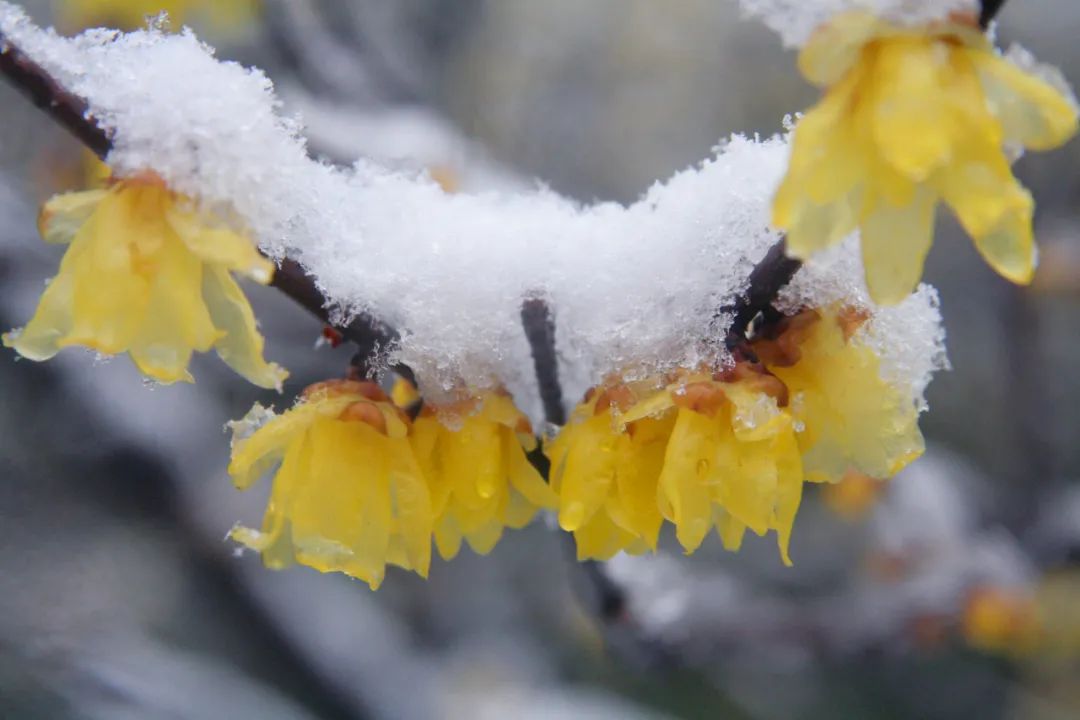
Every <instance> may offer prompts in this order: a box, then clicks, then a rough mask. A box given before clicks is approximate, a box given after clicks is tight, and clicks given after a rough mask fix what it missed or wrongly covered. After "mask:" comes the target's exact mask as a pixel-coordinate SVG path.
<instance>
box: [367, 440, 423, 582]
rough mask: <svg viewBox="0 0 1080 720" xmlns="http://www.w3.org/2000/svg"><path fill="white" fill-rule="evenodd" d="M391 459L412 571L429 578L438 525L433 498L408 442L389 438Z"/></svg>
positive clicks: (395, 502) (394, 492) (394, 496)
mask: <svg viewBox="0 0 1080 720" xmlns="http://www.w3.org/2000/svg"><path fill="white" fill-rule="evenodd" d="M380 442H382V443H383V444H385V445H386V446H387V452H388V454H389V457H390V489H391V494H392V499H393V508H394V515H395V517H396V518H397V521H398V531H399V533H400V536H401V538H402V540H403V545H404V549H405V553H406V556H407V557H408V560H409V565H408V568H409V569H411V570H414V571H415V572H416V573H418V574H419V575H420V576H421V577H427V574H428V568H429V567H430V565H431V533H432V527H433V524H434V520H433V516H432V513H431V496H430V494H429V491H428V487H427V483H425V482H424V478H423V475H422V474H421V471H420V467H419V465H418V464H417V462H416V460H415V458H414V457H413V454H412V449H411V448H410V447H409V442H408V440H405V439H404V438H397V439H395V438H386V439H385V440H384V441H380Z"/></svg>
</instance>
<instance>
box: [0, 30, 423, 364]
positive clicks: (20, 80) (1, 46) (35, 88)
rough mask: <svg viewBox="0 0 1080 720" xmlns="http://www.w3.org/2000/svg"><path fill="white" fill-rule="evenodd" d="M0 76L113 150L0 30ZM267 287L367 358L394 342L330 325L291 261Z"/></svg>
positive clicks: (364, 322)
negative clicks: (327, 326) (322, 324)
mask: <svg viewBox="0 0 1080 720" xmlns="http://www.w3.org/2000/svg"><path fill="white" fill-rule="evenodd" d="M0 75H3V76H4V78H5V79H6V80H7V81H8V82H9V83H11V85H12V86H13V87H15V88H16V89H17V90H18V91H19V92H21V93H22V94H23V95H25V96H26V97H27V98H28V99H29V100H30V102H32V103H33V104H34V106H35V107H36V108H38V109H39V110H41V111H42V112H43V113H45V114H46V115H48V116H49V117H51V118H52V119H53V120H55V121H56V122H57V123H58V124H59V125H60V126H61V127H63V128H64V129H65V130H67V131H68V132H70V133H71V134H72V135H74V136H75V138H76V139H77V140H79V141H80V142H82V143H83V144H84V145H85V146H86V147H87V148H89V149H90V150H91V151H93V153H94V154H95V155H97V156H98V157H99V158H101V159H102V160H105V159H106V158H107V156H108V154H109V152H110V151H111V150H112V139H111V138H110V137H109V134H108V132H106V131H105V130H104V129H103V128H101V127H100V126H99V125H98V124H97V123H96V122H95V120H94V116H93V114H92V113H91V112H90V108H89V105H88V104H87V102H86V100H85V98H82V97H79V96H78V95H75V94H74V93H72V92H70V91H69V90H67V88H65V87H63V86H62V85H61V84H60V83H59V82H57V80H56V78H54V77H53V76H52V75H50V74H49V72H48V71H47V70H46V69H45V68H43V67H42V66H41V65H39V64H38V63H37V62H35V61H34V59H33V58H31V57H30V56H29V55H27V54H26V53H24V52H23V51H22V50H21V49H20V48H19V46H18V45H16V44H15V43H13V42H11V40H10V39H9V38H8V37H7V36H5V35H4V33H3V32H0ZM270 284H271V286H273V287H274V288H276V289H277V290H279V291H281V292H282V293H284V294H285V295H287V296H288V297H290V298H291V299H292V300H293V301H295V302H296V303H298V304H299V305H301V306H302V307H304V308H305V309H307V310H308V311H309V312H310V313H311V314H313V315H314V316H315V317H317V318H319V319H320V320H322V321H323V322H324V323H326V324H327V325H331V326H333V327H334V328H335V329H336V330H338V332H340V333H341V334H342V336H343V337H345V339H347V340H349V341H350V342H353V343H355V344H356V345H358V346H359V348H360V352H361V353H363V355H364V357H366V358H368V359H369V360H370V359H371V358H373V357H375V355H376V354H377V353H378V352H379V351H381V350H385V349H386V348H387V347H388V346H390V345H392V344H393V343H395V342H397V339H398V335H397V333H396V332H395V331H394V330H393V328H391V327H389V326H388V325H386V324H384V323H382V322H381V321H379V320H377V319H375V318H373V317H371V316H369V315H360V316H359V317H357V318H356V319H354V320H353V321H352V322H351V323H349V324H348V325H347V326H340V325H337V324H335V323H333V322H331V321H330V316H329V313H328V311H327V300H326V298H325V297H324V296H323V294H322V293H321V292H319V289H318V288H317V287H316V285H315V282H314V281H313V280H312V278H311V277H310V276H309V275H308V274H307V273H306V272H304V269H303V268H302V267H301V266H300V264H299V263H297V262H295V261H294V260H290V259H288V258H286V259H285V260H283V261H282V262H281V265H280V267H279V268H278V270H277V272H275V273H274V278H273V280H272V281H271V283H270ZM393 369H394V370H395V371H396V372H398V373H399V374H401V375H404V376H405V377H407V378H409V379H410V380H412V378H413V374H412V371H411V370H410V369H409V368H407V367H405V366H403V365H398V366H395V367H394V368H393ZM368 370H370V368H368Z"/></svg>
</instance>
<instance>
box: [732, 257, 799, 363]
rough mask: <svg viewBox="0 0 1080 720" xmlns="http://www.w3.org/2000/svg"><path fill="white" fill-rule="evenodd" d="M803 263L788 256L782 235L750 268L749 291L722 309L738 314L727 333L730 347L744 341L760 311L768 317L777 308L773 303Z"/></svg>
mask: <svg viewBox="0 0 1080 720" xmlns="http://www.w3.org/2000/svg"><path fill="white" fill-rule="evenodd" d="M801 267H802V261H801V260H797V259H795V258H793V257H789V256H788V254H787V240H785V239H780V240H779V241H778V242H777V243H776V244H775V245H773V246H772V247H771V248H769V252H767V253H765V257H763V258H762V259H761V262H759V263H758V264H757V265H755V266H754V269H753V270H752V271H751V272H750V282H749V285H748V287H747V289H746V293H745V294H743V295H741V296H740V297H739V298H738V299H736V300H735V302H734V303H732V304H731V305H728V306H726V307H724V308H723V309H722V312H724V313H732V314H734V316H735V317H734V319H733V320H732V322H731V328H730V329H729V330H728V334H727V337H728V339H727V342H728V346H729V347H731V346H734V345H738V344H740V343H741V342H742V341H743V340H744V339H745V338H746V333H747V330H749V329H750V326H751V324H752V323H753V322H754V319H755V318H757V317H758V315H762V314H764V315H765V316H766V317H767V316H768V315H769V314H770V313H771V312H773V310H772V304H773V302H774V301H775V300H776V296H777V295H778V294H779V293H780V291H781V290H783V289H784V287H785V286H786V285H787V284H788V283H789V282H791V278H793V277H794V276H795V273H796V272H798V271H799V268H801Z"/></svg>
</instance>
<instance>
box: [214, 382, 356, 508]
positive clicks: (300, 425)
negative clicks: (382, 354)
mask: <svg viewBox="0 0 1080 720" xmlns="http://www.w3.org/2000/svg"><path fill="white" fill-rule="evenodd" d="M352 402H354V398H351V397H336V398H331V399H329V400H324V401H322V402H319V403H301V404H299V405H297V406H296V407H294V408H292V409H290V410H289V411H288V412H285V413H282V414H281V415H277V416H275V417H273V418H272V419H271V420H270V421H269V422H267V423H266V424H265V425H263V426H262V427H260V428H259V429H257V430H256V431H255V432H254V433H252V434H251V435H250V436H249V437H247V438H245V439H243V440H240V441H238V442H236V443H234V445H233V452H232V459H231V461H230V462H229V476H230V477H231V478H232V480H233V484H235V485H236V487H237V488H238V489H240V490H246V489H247V488H249V487H251V486H252V485H253V484H254V483H255V481H257V480H258V479H259V478H260V477H261V476H262V475H263V474H265V473H266V472H267V471H268V470H269V469H270V468H271V467H273V465H274V464H275V463H277V462H278V461H279V460H280V459H281V458H282V457H283V455H284V454H285V448H286V447H288V446H289V445H290V443H292V442H293V440H294V439H295V438H296V437H297V436H298V435H301V434H303V433H304V432H305V431H306V430H307V429H308V427H309V426H310V425H311V424H312V423H313V422H314V421H315V420H316V419H317V418H318V417H320V416H324V417H335V416H337V415H339V414H340V413H341V411H342V410H344V409H345V408H346V407H347V406H348V405H350V404H351V403H352Z"/></svg>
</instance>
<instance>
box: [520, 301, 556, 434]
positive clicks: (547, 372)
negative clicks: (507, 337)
mask: <svg viewBox="0 0 1080 720" xmlns="http://www.w3.org/2000/svg"><path fill="white" fill-rule="evenodd" d="M521 324H522V325H523V326H524V328H525V337H526V338H528V340H529V346H530V347H531V348H532V356H533V365H534V366H535V367H536V381H537V383H538V384H539V386H540V399H541V400H542V401H543V403H544V419H545V420H547V421H548V422H549V423H551V424H552V425H563V424H564V423H565V422H566V408H565V407H564V406H563V393H562V386H561V385H560V384H559V359H558V355H557V354H556V352H555V319H554V318H553V317H552V315H551V309H550V308H549V307H548V304H547V303H546V302H545V301H543V300H541V299H540V298H531V299H529V300H526V301H525V302H524V303H522V305H521Z"/></svg>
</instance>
